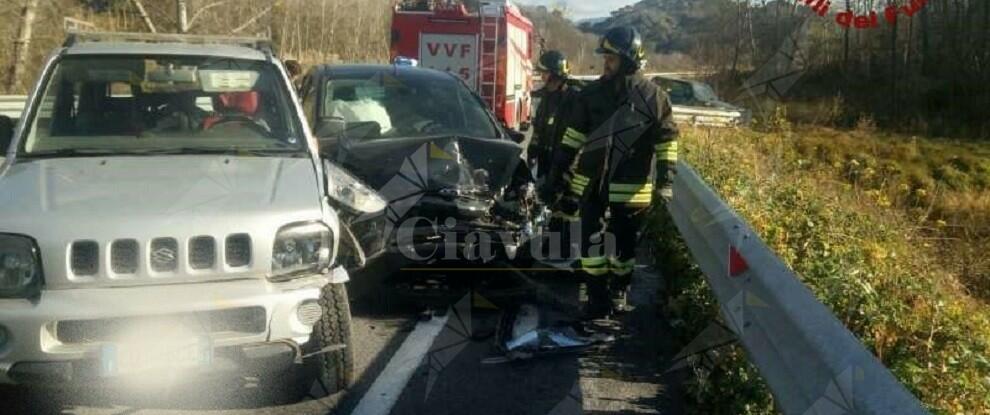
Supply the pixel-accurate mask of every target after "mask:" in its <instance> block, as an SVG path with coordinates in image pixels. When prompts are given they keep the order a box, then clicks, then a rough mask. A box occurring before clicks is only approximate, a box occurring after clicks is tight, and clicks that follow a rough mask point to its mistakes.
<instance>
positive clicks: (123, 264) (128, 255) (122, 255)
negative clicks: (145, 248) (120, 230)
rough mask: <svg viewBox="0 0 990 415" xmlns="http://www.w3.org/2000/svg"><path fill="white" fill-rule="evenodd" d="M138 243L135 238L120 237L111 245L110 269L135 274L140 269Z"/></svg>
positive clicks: (115, 272) (116, 272) (119, 272)
mask: <svg viewBox="0 0 990 415" xmlns="http://www.w3.org/2000/svg"><path fill="white" fill-rule="evenodd" d="M138 256H140V253H139V252H138V243H137V241H135V240H133V239H120V240H117V241H114V242H113V245H110V269H111V270H113V272H114V274H135V273H137V270H138Z"/></svg>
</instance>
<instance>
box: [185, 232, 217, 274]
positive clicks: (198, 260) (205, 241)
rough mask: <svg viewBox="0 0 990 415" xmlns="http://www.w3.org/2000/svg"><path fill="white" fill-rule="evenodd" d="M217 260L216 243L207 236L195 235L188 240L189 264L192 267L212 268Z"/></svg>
mask: <svg viewBox="0 0 990 415" xmlns="http://www.w3.org/2000/svg"><path fill="white" fill-rule="evenodd" d="M216 262H217V243H216V241H215V240H213V238H212V237H209V236H197V237H195V238H193V239H192V240H191V241H189V266H191V267H192V268H193V269H209V268H213V265H215V264H216Z"/></svg>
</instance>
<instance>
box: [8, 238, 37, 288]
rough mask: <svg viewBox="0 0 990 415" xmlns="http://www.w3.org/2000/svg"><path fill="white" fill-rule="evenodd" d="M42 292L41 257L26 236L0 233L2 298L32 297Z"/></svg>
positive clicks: (32, 242)
mask: <svg viewBox="0 0 990 415" xmlns="http://www.w3.org/2000/svg"><path fill="white" fill-rule="evenodd" d="M40 292H41V258H40V256H39V255H38V248H37V246H35V243H34V241H33V240H32V239H31V238H28V237H26V236H19V235H6V234H0V298H32V297H35V296H37V295H38V294H39V293H40Z"/></svg>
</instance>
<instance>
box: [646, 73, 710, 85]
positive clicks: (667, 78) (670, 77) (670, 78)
mask: <svg viewBox="0 0 990 415" xmlns="http://www.w3.org/2000/svg"><path fill="white" fill-rule="evenodd" d="M653 79H663V80H667V81H674V82H684V83H687V84H700V83H702V82H698V81H692V80H690V79H684V78H675V77H673V76H666V75H657V76H654V77H653Z"/></svg>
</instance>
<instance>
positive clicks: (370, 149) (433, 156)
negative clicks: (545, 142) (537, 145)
mask: <svg viewBox="0 0 990 415" xmlns="http://www.w3.org/2000/svg"><path fill="white" fill-rule="evenodd" d="M520 154H522V148H521V147H520V146H519V145H518V144H516V143H514V142H511V141H507V140H500V139H493V138H470V137H452V136H444V137H422V138H383V139H374V140H359V139H345V140H343V141H342V142H341V146H340V150H339V153H338V160H337V161H338V162H339V163H340V164H341V165H343V166H345V167H346V168H347V169H349V170H350V171H352V172H353V173H355V174H356V175H358V176H359V177H361V179H363V180H364V181H366V182H367V183H368V184H369V185H371V186H372V187H374V188H375V189H378V190H380V191H382V192H383V193H386V194H384V196H386V198H389V199H390V200H391V199H392V198H391V196H392V195H390V194H387V193H394V190H398V189H394V190H390V191H386V190H388V188H390V187H399V186H397V184H399V183H406V184H407V187H408V188H409V189H408V190H415V191H420V192H425V193H444V194H448V195H455V194H461V195H464V194H473V195H475V196H479V197H487V198H497V197H498V195H499V194H500V193H501V192H502V191H503V190H504V189H505V187H506V186H507V185H508V184H509V183H510V181H511V179H512V173H513V171H514V170H515V169H516V167H517V166H518V164H519V163H520V162H521V161H522V159H521V158H520ZM390 183H391V185H390Z"/></svg>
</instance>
